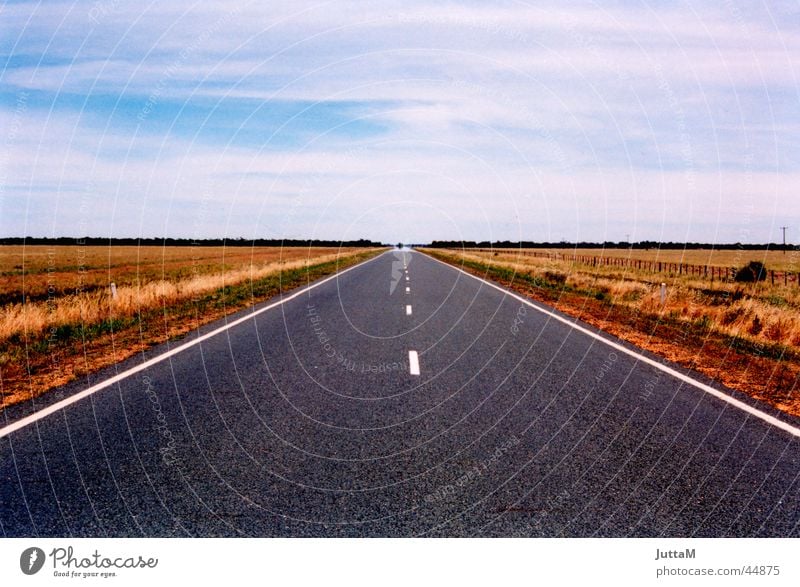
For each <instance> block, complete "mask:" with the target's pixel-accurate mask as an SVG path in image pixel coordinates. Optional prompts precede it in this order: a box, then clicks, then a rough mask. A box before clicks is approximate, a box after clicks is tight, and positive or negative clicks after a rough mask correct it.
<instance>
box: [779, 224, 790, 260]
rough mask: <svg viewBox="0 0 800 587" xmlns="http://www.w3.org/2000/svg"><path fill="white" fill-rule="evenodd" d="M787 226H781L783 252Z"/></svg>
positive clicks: (784, 252) (784, 251) (784, 250)
mask: <svg viewBox="0 0 800 587" xmlns="http://www.w3.org/2000/svg"><path fill="white" fill-rule="evenodd" d="M787 228H789V227H788V226H781V230H782V231H783V254H784V255H785V254H786V229H787Z"/></svg>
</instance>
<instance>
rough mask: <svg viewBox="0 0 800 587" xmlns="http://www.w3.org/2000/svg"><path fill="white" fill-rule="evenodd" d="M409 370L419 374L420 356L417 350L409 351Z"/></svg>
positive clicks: (413, 373)
mask: <svg viewBox="0 0 800 587" xmlns="http://www.w3.org/2000/svg"><path fill="white" fill-rule="evenodd" d="M408 372H409V373H411V374H412V375H419V356H418V355H417V351H408Z"/></svg>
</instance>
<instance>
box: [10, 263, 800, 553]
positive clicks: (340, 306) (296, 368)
mask: <svg viewBox="0 0 800 587" xmlns="http://www.w3.org/2000/svg"><path fill="white" fill-rule="evenodd" d="M406 264H407V272H406V269H404V265H406ZM406 277H408V279H406ZM407 288H408V289H407ZM409 307H410V309H409ZM241 316H245V314H242V315H241ZM230 321H231V319H228V322H229V323H230ZM566 322H571V320H566V321H564V320H559V319H556V318H555V317H554V316H552V315H548V314H546V313H542V312H539V311H537V310H536V309H535V308H534V307H532V306H529V305H526V304H524V303H522V302H521V301H520V300H519V299H517V298H515V297H512V296H509V295H506V294H505V293H503V292H502V291H500V290H498V289H497V288H496V287H493V286H491V285H489V284H487V283H485V282H481V281H479V280H477V279H474V278H472V277H469V276H467V275H466V274H464V273H461V272H459V271H457V270H456V269H454V268H451V267H448V266H446V265H444V264H441V263H439V262H437V261H435V260H433V259H430V258H428V257H425V256H424V255H422V254H420V253H409V252H406V253H402V254H401V253H399V252H393V251H392V252H388V253H386V254H384V255H381V256H379V257H378V258H376V259H374V260H371V261H368V262H366V263H364V264H361V265H359V266H356V267H355V268H353V269H351V270H349V271H346V272H344V273H342V274H340V275H339V276H338V277H336V278H333V279H330V280H328V281H325V282H324V283H321V284H319V285H316V286H315V287H313V288H312V289H309V290H307V291H304V292H302V293H300V294H299V295H295V297H293V298H292V299H290V300H288V301H286V302H285V303H282V304H280V305H276V306H274V307H272V308H271V309H269V310H267V311H264V312H262V313H260V314H258V315H256V316H254V317H250V318H245V320H243V321H242V322H241V323H239V324H236V325H234V326H232V327H230V328H228V329H225V330H223V331H221V332H218V333H217V334H215V335H213V336H209V337H208V338H206V339H204V340H202V341H201V342H199V343H197V344H194V345H193V346H189V347H188V348H186V349H184V350H181V351H179V352H173V354H172V355H171V356H169V357H168V358H166V359H164V360H161V361H158V362H155V363H154V364H152V365H149V366H147V367H146V368H142V367H141V364H142V362H143V359H142V358H141V357H136V358H134V359H131V360H129V361H127V362H126V363H124V364H122V365H119V366H117V367H115V368H114V369H109V370H106V371H105V372H103V373H100V374H98V375H96V376H94V377H93V379H92V381H91V384H96V383H98V382H100V381H103V380H107V379H108V378H109V377H111V376H115V375H117V376H118V381H115V382H114V383H112V384H111V385H107V386H106V387H104V388H102V389H99V390H97V391H95V392H93V393H92V394H91V395H88V396H87V397H84V398H83V399H81V400H80V401H76V402H74V403H72V404H70V405H68V406H66V407H64V408H62V409H58V410H55V411H54V412H53V413H50V414H48V415H46V416H44V417H39V416H38V415H36V414H35V413H33V412H32V408H31V407H30V406H26V407H21V408H16V409H10V410H7V411H6V413H5V414H0V416H1V417H4V418H5V420H3V423H2V424H0V427H4V428H2V430H0V435H2V438H0V492H1V493H0V496H1V497H2V500H1V501H0V531H2V533H3V535H5V536H99V537H103V536H242V535H244V536H387V537H394V536H524V537H527V536H681V537H683V536H698V537H699V536H780V537H787V536H800V451H799V450H798V449H799V448H800V438H798V436H797V435H795V434H793V433H792V430H795V431H796V430H797V428H796V427H797V426H798V421H797V420H796V419H791V418H788V417H785V416H781V415H780V414H777V413H776V412H774V411H771V410H770V409H769V408H768V407H766V406H761V405H758V404H756V403H755V402H753V401H751V400H749V399H747V398H742V397H741V396H738V395H737V394H736V393H735V392H732V391H729V390H725V389H724V388H722V387H720V386H718V385H715V384H712V385H713V387H715V388H716V389H719V390H721V391H722V392H724V394H726V395H725V397H728V396H732V397H736V398H738V399H739V400H741V401H742V402H743V403H744V404H747V405H752V406H755V407H756V408H757V409H758V410H759V412H758V413H755V414H754V413H752V412H748V411H746V410H743V409H741V407H740V406H737V405H732V404H731V403H730V402H727V401H724V399H720V398H719V397H715V396H714V395H712V394H711V393H709V392H708V391H707V390H704V389H702V387H698V386H697V385H695V384H693V383H692V382H691V380H686V379H681V378H679V377H676V376H674V375H673V374H672V373H671V372H666V371H664V370H662V369H660V368H659V367H658V366H657V365H654V364H653V363H652V362H648V360H646V359H645V360H643V359H640V358H638V357H637V356H635V355H632V354H629V353H628V352H623V351H621V350H620V348H621V347H614V346H609V345H608V344H605V343H604V342H603V340H602V339H605V338H608V340H611V339H610V337H605V335H602V334H601V335H599V338H598V336H597V335H594V336H592V335H590V334H589V333H587V331H591V332H594V331H593V330H592V329H591V328H589V327H586V326H585V325H584V326H583V328H584V329H586V331H584V330H581V329H576V328H573V327H572V326H571V324H568V323H566ZM224 325H225V323H224V322H220V323H217V324H215V325H213V326H211V327H209V328H206V329H204V330H203V332H204V333H208V332H211V331H212V330H213V329H216V328H219V327H220V326H224ZM199 335H200V333H197V334H195V335H193V336H194V337H195V338H196V337H197V336H199ZM187 340H188V341H191V340H192V337H189V338H188V339H187ZM617 344H620V343H619V342H618V341H617ZM623 346H624V348H625V349H628V348H630V347H628V346H627V345H623ZM175 347H176V345H175V344H173V345H172V346H166V345H165V346H162V347H159V348H156V349H153V350H152V351H151V352H150V353H149V354H148V356H147V358H152V357H156V356H158V355H159V353H163V352H165V351H168V350H173V351H174V350H175ZM413 352H416V359H417V360H416V361H414V357H413V356H412V355H413ZM642 356H643V357H649V355H645V354H643V355H642ZM650 360H652V357H650ZM415 362H416V363H418V366H419V372H418V373H419V374H416V372H415V371H414V369H413V367H416V365H415V364H414V363H415ZM131 368H133V369H139V370H138V371H137V372H134V373H132V374H130V375H127V376H122V377H119V374H120V373H123V372H124V371H125V370H126V369H131ZM672 368H673V369H675V370H677V371H679V372H680V373H685V371H684V370H682V369H680V368H677V367H674V366H673V367H672ZM688 375H689V377H692V378H694V379H697V380H698V381H701V382H702V383H705V384H709V383H710V382H708V381H706V380H702V379H701V378H700V377H699V376H697V375H694V374H691V373H689V374H688ZM79 387H84V388H85V387H87V383H86V382H85V381H84V382H81V384H80V385H73V386H71V387H68V388H65V389H62V390H59V391H57V392H56V393H53V394H51V396H50V398H51V400H50V401H54V399H53V398H62V397H69V396H70V394H72V393H74V392H75V391H78V388H79ZM40 407H41V404H40ZM764 414H766V415H767V420H768V419H769V416H774V417H777V418H778V419H779V420H780V421H781V422H784V423H788V425H789V426H788V428H785V429H782V428H780V427H779V426H776V425H775V423H774V422H770V421H766V420H765V419H764ZM23 417H27V419H22V420H20V418H23ZM14 421H17V422H20V423H21V424H20V425H19V426H18V428H16V429H13V430H11V429H9V428H8V425H9V424H11V423H12V422H14ZM23 424H24V425H23Z"/></svg>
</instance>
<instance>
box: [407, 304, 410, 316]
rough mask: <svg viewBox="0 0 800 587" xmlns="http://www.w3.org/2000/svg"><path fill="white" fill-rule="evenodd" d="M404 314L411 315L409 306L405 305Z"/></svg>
mask: <svg viewBox="0 0 800 587" xmlns="http://www.w3.org/2000/svg"><path fill="white" fill-rule="evenodd" d="M406 316H411V306H406Z"/></svg>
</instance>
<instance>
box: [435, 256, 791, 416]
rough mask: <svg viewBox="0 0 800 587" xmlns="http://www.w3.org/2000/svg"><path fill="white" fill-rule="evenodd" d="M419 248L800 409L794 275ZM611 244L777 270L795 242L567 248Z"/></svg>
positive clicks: (785, 265) (784, 266)
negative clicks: (769, 248) (722, 275)
mask: <svg viewBox="0 0 800 587" xmlns="http://www.w3.org/2000/svg"><path fill="white" fill-rule="evenodd" d="M537 251H539V252H541V250H537ZM427 252H429V253H431V254H433V255H434V256H437V257H438V258H440V259H442V260H445V261H448V262H451V263H453V264H456V265H461V266H463V267H464V268H465V269H467V270H470V271H472V272H474V273H478V274H483V275H486V276H487V277H489V278H491V279H495V280H497V281H500V282H503V283H505V284H506V285H509V286H511V287H513V288H515V289H517V290H519V291H521V292H523V293H525V294H527V295H530V296H531V297H534V298H536V299H541V300H542V301H546V302H548V303H551V304H553V305H554V306H556V307H557V308H558V309H560V310H562V311H564V312H566V313H569V314H572V315H574V316H579V317H580V318H581V319H584V320H587V321H589V322H590V323H593V324H594V325H596V326H598V327H601V328H603V329H605V330H607V331H609V332H611V333H612V334H614V335H616V336H619V337H620V338H623V339H625V340H628V341H630V342H633V343H635V344H637V345H638V346H641V347H643V348H646V349H648V350H651V351H653V352H656V353H657V354H660V355H662V356H664V357H666V358H668V359H670V360H672V361H675V362H679V363H682V364H684V365H686V366H690V367H692V368H697V369H698V370H700V371H703V372H705V373H707V374H709V375H710V376H712V377H714V378H716V379H718V380H720V381H722V382H723V383H725V384H726V385H729V386H731V387H734V388H737V389H740V390H742V391H746V392H748V393H750V394H751V395H754V396H756V397H759V398H760V399H764V400H766V401H769V402H770V403H772V404H773V405H775V406H776V407H779V408H780V409H783V410H786V411H788V412H791V413H795V414H797V415H800V394H799V393H798V391H799V390H798V382H799V381H800V286H798V283H797V282H796V281H795V282H790V283H789V285H784V284H783V281H780V282H776V283H775V284H772V283H770V281H768V280H767V281H761V282H755V283H741V282H735V281H733V280H727V281H726V280H720V279H719V278H717V279H716V280H713V281H712V280H711V279H710V277H703V276H701V275H691V274H689V275H687V274H685V273H683V274H679V273H677V272H670V273H653V272H651V271H645V270H637V269H636V267H635V264H634V266H633V267H631V266H614V265H603V266H593V265H592V264H590V263H586V262H580V261H573V260H565V259H560V258H547V257H534V256H532V255H525V254H522V253H524V252H525V251H524V250H522V251H521V250H519V249H513V250H512V249H505V250H497V249H496V250H492V251H488V250H470V249H466V250H438V249H433V250H428V251H427ZM553 252H554V253H559V254H563V253H564V252H565V251H563V250H556V251H553ZM612 252H615V253H616V254H628V253H631V254H636V255H637V257H634V258H636V259H640V260H643V261H652V260H654V258H656V256H657V255H660V257H658V258H660V259H661V261H668V262H670V263H675V262H684V263H696V264H706V263H717V264H719V266H721V267H726V266H736V265H738V266H744V265H747V264H748V263H749V262H750V261H761V262H764V263H765V265H766V266H767V267H768V268H773V267H775V268H776V269H777V268H780V269H781V270H782V271H796V262H797V253H796V252H790V253H787V254H786V255H783V253H774V252H771V253H769V255H764V252H763V251H722V252H718V251H714V252H711V251H687V253H691V256H681V255H682V251H655V250H654V251H650V252H649V254H650V256H649V257H648V256H647V254H648V251H620V250H616V251H610V250H607V251H601V250H595V249H592V250H588V249H581V250H578V251H574V250H573V251H570V253H575V254H577V255H578V256H584V258H585V257H586V256H599V255H602V256H605V257H609V256H612V255H611V254H610V253H612ZM737 254H738V255H737ZM558 256H559V255H557V257H558ZM781 262H782V263H781ZM662 283H664V284H665V293H666V295H665V298H664V300H663V303H662V299H661V284H662ZM692 341H693V342H692Z"/></svg>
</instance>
